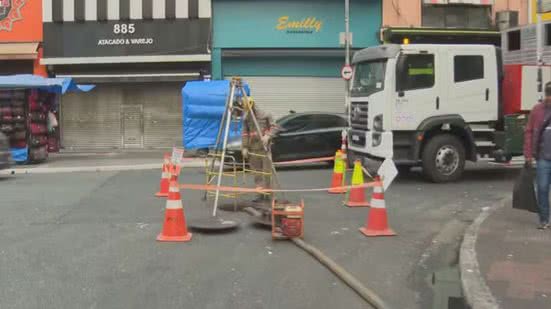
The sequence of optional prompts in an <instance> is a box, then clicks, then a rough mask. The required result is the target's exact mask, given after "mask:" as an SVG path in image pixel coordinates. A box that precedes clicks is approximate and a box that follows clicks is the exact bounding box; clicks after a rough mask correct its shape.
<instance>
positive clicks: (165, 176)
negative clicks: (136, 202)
mask: <svg viewBox="0 0 551 309" xmlns="http://www.w3.org/2000/svg"><path fill="white" fill-rule="evenodd" d="M169 185H170V154H169V153H165V156H164V163H163V169H162V173H161V183H160V185H159V187H160V189H159V192H157V193H156V194H155V196H157V197H167V196H168V186H169Z"/></svg>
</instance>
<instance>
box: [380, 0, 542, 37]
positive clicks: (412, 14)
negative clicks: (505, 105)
mask: <svg viewBox="0 0 551 309" xmlns="http://www.w3.org/2000/svg"><path fill="white" fill-rule="evenodd" d="M531 1H532V0H392V1H383V22H382V25H383V27H382V31H381V40H383V41H387V42H393V43H400V42H401V41H403V39H404V38H408V39H409V41H410V42H412V43H483V44H488V43H489V44H495V45H500V38H501V36H500V33H499V31H501V30H504V29H507V28H510V27H516V26H519V25H524V24H526V23H528V22H529V16H530V10H531V8H532V6H531ZM533 2H535V0H534V1H533Z"/></svg>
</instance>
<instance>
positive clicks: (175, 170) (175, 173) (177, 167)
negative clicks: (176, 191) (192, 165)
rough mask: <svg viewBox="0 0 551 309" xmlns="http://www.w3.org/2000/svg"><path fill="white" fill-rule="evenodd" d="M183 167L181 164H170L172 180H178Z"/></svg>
mask: <svg viewBox="0 0 551 309" xmlns="http://www.w3.org/2000/svg"><path fill="white" fill-rule="evenodd" d="M181 169H182V167H181V166H180V165H175V164H170V166H169V175H170V181H176V182H178V176H180V170H181Z"/></svg>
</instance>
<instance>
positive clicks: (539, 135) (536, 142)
mask: <svg viewBox="0 0 551 309" xmlns="http://www.w3.org/2000/svg"><path fill="white" fill-rule="evenodd" d="M524 158H525V161H526V163H525V166H526V167H531V166H532V160H533V159H535V160H536V183H537V197H538V198H537V200H538V208H539V225H538V229H541V230H545V229H548V228H549V186H550V185H551V82H548V83H547V84H545V98H544V100H543V102H539V103H538V104H536V106H534V108H533V109H532V111H531V112H530V116H529V118H528V123H527V124H526V128H525V131H524Z"/></svg>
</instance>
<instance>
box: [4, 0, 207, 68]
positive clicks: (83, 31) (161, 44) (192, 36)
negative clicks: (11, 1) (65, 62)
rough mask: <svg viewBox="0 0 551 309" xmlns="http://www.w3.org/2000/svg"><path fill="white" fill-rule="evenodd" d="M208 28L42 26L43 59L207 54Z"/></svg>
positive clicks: (183, 23)
mask: <svg viewBox="0 0 551 309" xmlns="http://www.w3.org/2000/svg"><path fill="white" fill-rule="evenodd" d="M0 1H1V0H0ZM209 27H210V25H209V20H206V19H195V20H188V19H186V20H156V21H146V20H135V21H134V20H133V21H128V22H121V21H109V22H105V23H104V22H98V23H96V22H87V23H45V24H44V36H45V39H44V56H45V58H48V57H109V56H142V55H189V54H207V53H208V50H207V46H208V38H209V32H210V28H209Z"/></svg>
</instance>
